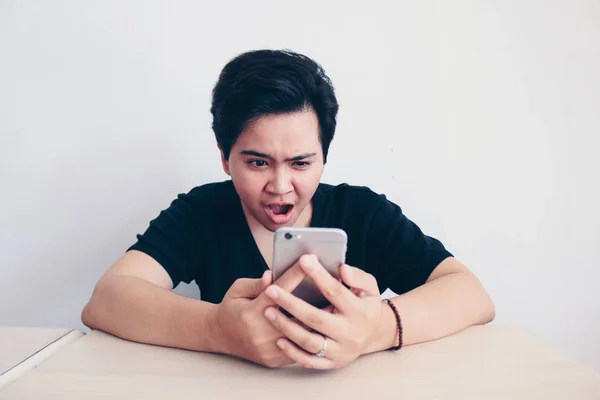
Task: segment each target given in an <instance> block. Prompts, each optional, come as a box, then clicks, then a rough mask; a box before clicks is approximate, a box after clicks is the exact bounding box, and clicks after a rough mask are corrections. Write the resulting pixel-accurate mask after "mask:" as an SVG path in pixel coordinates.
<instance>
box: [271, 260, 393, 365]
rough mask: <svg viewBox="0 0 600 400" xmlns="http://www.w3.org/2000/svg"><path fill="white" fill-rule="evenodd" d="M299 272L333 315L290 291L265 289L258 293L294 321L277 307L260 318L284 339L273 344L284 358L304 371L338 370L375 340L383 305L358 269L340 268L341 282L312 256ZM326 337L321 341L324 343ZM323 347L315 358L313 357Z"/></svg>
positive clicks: (368, 278)
mask: <svg viewBox="0 0 600 400" xmlns="http://www.w3.org/2000/svg"><path fill="white" fill-rule="evenodd" d="M301 260H302V261H303V262H302V263H299V265H300V267H301V270H302V271H303V272H304V273H305V274H306V275H307V276H309V277H310V278H311V279H313V281H314V282H315V284H316V285H317V287H318V288H319V289H320V290H321V292H322V293H323V295H324V296H325V297H326V298H327V299H328V300H329V301H330V303H331V304H332V306H333V307H334V310H333V313H331V312H328V311H327V310H320V309H318V308H316V307H314V306H312V305H310V304H308V303H307V302H305V301H304V300H302V299H299V298H298V297H296V296H294V295H292V294H291V291H290V290H286V289H285V288H281V287H277V286H275V285H271V286H270V287H268V288H267V289H266V290H265V292H264V294H265V295H267V296H268V297H269V298H270V299H271V300H272V301H273V302H274V303H276V304H277V305H279V306H281V307H282V308H284V309H285V310H286V311H287V312H289V313H290V314H291V315H293V316H294V317H295V319H297V320H298V321H299V322H301V323H303V324H305V325H306V326H308V327H309V328H312V329H313V330H314V331H316V332H310V331H309V330H306V329H303V328H302V326H301V325H300V324H299V323H298V322H296V321H294V320H292V319H290V318H288V317H286V316H285V315H284V314H283V313H281V311H279V310H278V309H277V307H267V309H266V310H265V316H266V317H267V319H268V320H270V321H271V323H272V324H273V326H274V327H275V328H277V329H278V330H279V331H280V332H281V333H282V334H283V335H284V336H285V337H284V338H281V339H279V340H278V341H277V345H278V346H279V347H280V348H281V349H282V350H283V353H285V355H286V356H287V357H288V358H289V359H291V360H293V361H295V362H297V363H299V364H300V365H302V366H304V367H306V368H315V369H332V368H340V367H343V366H345V365H348V364H349V363H351V362H352V361H354V360H355V359H356V358H357V357H358V356H360V355H362V354H365V353H367V352H370V348H372V345H373V341H377V340H379V339H380V338H378V337H377V336H378V334H379V332H380V331H379V327H380V325H381V320H382V318H383V317H384V315H385V314H384V311H385V308H384V307H385V305H384V304H383V303H382V302H381V300H380V297H379V296H380V294H379V288H378V286H377V281H376V280H375V278H374V277H373V276H372V275H371V274H368V273H366V272H364V271H362V270H361V269H359V268H354V267H351V266H349V265H346V264H344V265H342V266H341V267H340V275H341V278H342V282H344V283H345V284H346V285H348V286H349V287H350V289H348V288H346V287H345V286H344V285H343V284H342V283H341V282H340V281H338V280H337V279H335V278H334V277H333V276H331V274H330V273H329V272H327V270H326V269H325V268H324V267H323V266H322V265H321V264H320V263H319V261H318V260H317V257H316V256H314V255H310V256H303V258H301ZM325 337H326V339H325ZM325 340H326V341H327V348H326V351H325V352H324V353H325V354H323V355H322V356H321V357H319V356H317V355H316V354H317V353H319V352H320V351H321V350H322V349H323V348H324V343H325Z"/></svg>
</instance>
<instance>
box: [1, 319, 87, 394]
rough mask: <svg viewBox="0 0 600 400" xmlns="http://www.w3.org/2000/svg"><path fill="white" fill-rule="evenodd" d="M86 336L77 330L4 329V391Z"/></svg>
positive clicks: (2, 354)
mask: <svg viewBox="0 0 600 400" xmlns="http://www.w3.org/2000/svg"><path fill="white" fill-rule="evenodd" d="M82 336H83V333H81V332H78V331H75V330H73V329H55V328H21V327H0V388H2V387H4V386H6V385H8V384H9V383H10V382H12V381H14V380H15V379H18V378H19V377H20V376H22V375H23V374H25V373H26V372H27V371H29V370H31V369H33V368H34V367H35V366H37V365H39V364H40V363H42V362H43V361H44V360H46V359H47V358H48V357H49V356H50V355H52V354H54V353H55V352H56V351H57V350H59V349H60V348H62V347H63V346H65V345H67V344H69V343H71V342H73V341H75V340H77V339H79V338H80V337H82Z"/></svg>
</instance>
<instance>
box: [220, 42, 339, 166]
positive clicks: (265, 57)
mask: <svg viewBox="0 0 600 400" xmlns="http://www.w3.org/2000/svg"><path fill="white" fill-rule="evenodd" d="M305 109H312V110H314V112H315V113H316V115H317V118H318V120H319V139H320V141H321V145H322V148H323V159H324V161H326V160H327V152H328V150H329V144H330V143H331V140H332V139H333V135H334V133H335V127H336V117H337V112H338V102H337V99H336V97H335V93H334V89H333V85H332V84H331V80H330V79H329V77H328V76H327V75H326V74H325V71H324V70H323V68H322V67H321V66H320V65H319V64H317V63H316V62H315V61H314V60H312V59H310V58H309V57H307V56H305V55H302V54H298V53H294V52H292V51H289V50H255V51H250V52H246V53H242V54H240V55H238V56H237V57H235V58H234V59H232V60H231V61H229V62H228V63H227V64H226V65H225V67H224V68H223V70H222V71H221V74H220V75H219V79H218V81H217V83H216V85H215V87H214V89H213V93H212V106H211V109H210V112H211V113H212V116H213V123H212V128H213V131H214V132H215V137H216V139H217V143H218V144H219V145H220V146H221V149H222V150H223V153H224V155H225V159H229V154H230V152H231V148H232V147H233V145H234V144H235V142H236V141H237V139H238V138H239V136H240V134H241V133H242V131H243V130H244V129H245V128H246V127H247V126H248V124H250V123H252V122H254V121H256V120H258V119H259V118H261V117H263V116H266V115H277V114H287V113H292V112H298V111H302V110H305Z"/></svg>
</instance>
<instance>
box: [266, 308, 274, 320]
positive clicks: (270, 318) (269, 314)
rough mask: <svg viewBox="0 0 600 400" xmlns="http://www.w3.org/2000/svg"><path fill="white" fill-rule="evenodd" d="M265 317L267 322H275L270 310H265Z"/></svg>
mask: <svg viewBox="0 0 600 400" xmlns="http://www.w3.org/2000/svg"><path fill="white" fill-rule="evenodd" d="M265 317H267V319H268V320H269V321H275V317H276V316H275V312H274V311H273V310H272V309H271V308H267V310H266V311H265Z"/></svg>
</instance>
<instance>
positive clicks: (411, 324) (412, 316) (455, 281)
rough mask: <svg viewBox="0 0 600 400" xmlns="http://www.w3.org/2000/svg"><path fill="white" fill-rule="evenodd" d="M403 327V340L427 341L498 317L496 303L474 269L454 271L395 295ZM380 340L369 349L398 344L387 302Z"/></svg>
mask: <svg viewBox="0 0 600 400" xmlns="http://www.w3.org/2000/svg"><path fill="white" fill-rule="evenodd" d="M391 300H392V301H393V303H394V304H395V305H396V308H397V309H398V312H399V314H400V317H401V319H402V327H403V344H404V345H405V346H406V345H410V344H415V343H421V342H427V341H430V340H434V339H439V338H442V337H444V336H448V335H451V334H453V333H456V332H458V331H460V330H462V329H465V328H467V327H469V326H471V325H481V324H486V323H488V322H490V321H492V320H493V319H494V315H495V311H494V304H493V302H492V300H491V299H490V297H489V296H488V295H487V293H486V291H485V290H484V288H483V287H482V286H481V284H480V282H479V280H478V279H477V278H476V277H475V275H473V274H472V273H470V272H460V273H451V274H448V275H444V276H441V277H439V278H437V279H434V280H431V281H429V282H427V283H425V284H424V285H422V286H420V287H418V288H416V289H414V290H411V291H410V292H408V293H405V294H403V295H401V296H397V297H395V298H393V299H391ZM382 306H383V310H382V313H383V314H382V318H381V324H380V327H379V334H378V340H377V341H376V343H373V346H371V348H370V349H369V351H368V352H374V351H380V350H384V349H388V348H390V347H393V346H395V345H397V344H398V330H397V329H398V327H397V323H396V318H395V315H394V313H393V311H392V310H391V308H390V307H389V306H388V305H387V304H385V303H383V304H382Z"/></svg>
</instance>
